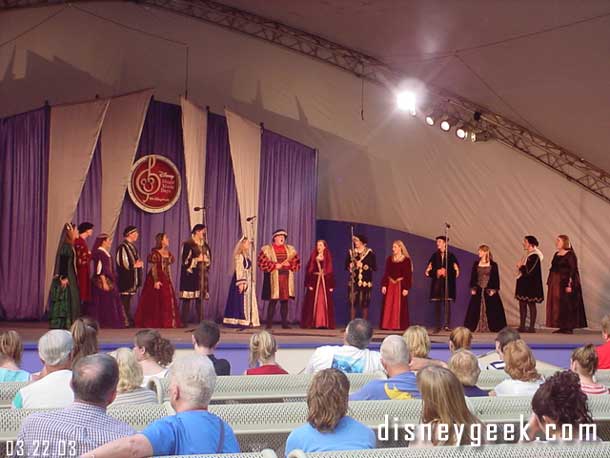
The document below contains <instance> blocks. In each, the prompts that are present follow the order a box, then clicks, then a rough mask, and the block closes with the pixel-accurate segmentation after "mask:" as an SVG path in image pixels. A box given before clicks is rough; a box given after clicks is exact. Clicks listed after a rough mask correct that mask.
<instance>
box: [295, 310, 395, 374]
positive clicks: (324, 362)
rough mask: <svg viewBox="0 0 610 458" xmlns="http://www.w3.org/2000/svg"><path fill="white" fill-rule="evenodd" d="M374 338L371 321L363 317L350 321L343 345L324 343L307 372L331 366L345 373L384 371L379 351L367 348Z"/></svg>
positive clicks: (316, 352)
mask: <svg viewBox="0 0 610 458" xmlns="http://www.w3.org/2000/svg"><path fill="white" fill-rule="evenodd" d="M372 338H373V327H372V326H371V323H369V322H368V321H366V320H363V319H362V318H356V319H355V320H352V321H350V322H349V323H348V325H347V328H346V329H345V336H344V338H343V346H338V345H324V346H322V347H319V348H317V349H316V351H314V353H313V355H311V358H310V359H309V363H308V364H307V367H306V368H305V372H306V373H308V374H313V373H315V372H318V371H321V370H323V369H329V368H334V369H339V370H340V371H342V372H345V373H371V372H382V371H383V367H382V366H381V362H380V359H379V352H377V351H372V350H369V349H368V348H367V347H368V346H369V343H370V342H371V339H372Z"/></svg>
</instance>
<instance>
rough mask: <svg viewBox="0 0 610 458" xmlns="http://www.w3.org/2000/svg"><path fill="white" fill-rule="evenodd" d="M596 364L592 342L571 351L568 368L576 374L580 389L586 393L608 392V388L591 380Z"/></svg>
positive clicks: (596, 358)
mask: <svg viewBox="0 0 610 458" xmlns="http://www.w3.org/2000/svg"><path fill="white" fill-rule="evenodd" d="M598 365H599V358H598V356H597V351H595V346H593V345H592V344H589V345H586V346H584V347H580V348H577V349H575V350H574V351H573V352H572V358H571V362H570V370H571V371H572V372H574V373H576V374H577V375H578V377H579V378H580V389H581V391H582V392H583V393H585V394H587V395H589V394H608V388H606V387H605V386H604V385H601V384H599V383H595V381H594V380H593V376H594V375H595V372H596V371H597V366H598Z"/></svg>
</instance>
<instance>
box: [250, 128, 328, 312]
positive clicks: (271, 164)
mask: <svg viewBox="0 0 610 458" xmlns="http://www.w3.org/2000/svg"><path fill="white" fill-rule="evenodd" d="M262 135H263V136H262V142H261V167H260V174H261V181H260V195H259V213H260V214H259V222H258V247H259V249H260V247H261V246H262V245H265V244H267V243H270V242H271V234H272V233H273V231H274V230H275V229H286V231H288V240H287V243H288V244H290V245H293V246H294V247H295V248H296V250H297V251H298V253H299V257H300V258H301V270H300V271H299V272H298V273H297V275H296V278H295V280H296V284H295V290H296V291H295V292H296V300H295V301H293V302H294V303H293V304H291V305H290V311H289V314H288V318H289V320H290V321H298V320H300V317H301V305H302V304H301V303H302V300H303V298H304V297H305V295H304V286H303V284H304V279H305V274H304V267H305V263H306V262H307V259H308V257H309V254H310V253H311V251H312V250H313V248H314V243H315V232H316V189H317V170H316V167H317V164H316V155H317V154H316V150H314V149H312V148H309V147H307V146H305V145H302V144H301V143H298V142H296V141H294V140H291V139H289V138H286V137H283V136H281V135H279V134H276V133H274V132H271V131H269V130H263V134H262ZM262 277H263V276H262V274H261V272H260V271H259V272H258V276H257V278H258V280H257V285H258V292H259V297H260V292H261V291H262V285H263V278H262ZM263 307H266V304H263V303H262V301H261V302H260V303H259V308H260V309H261V311H263V310H264V308H263ZM278 308H279V307H278ZM276 313H277V314H278V315H277V316H276V319H277V318H278V316H279V311H278V312H276ZM264 316H265V315H261V317H264Z"/></svg>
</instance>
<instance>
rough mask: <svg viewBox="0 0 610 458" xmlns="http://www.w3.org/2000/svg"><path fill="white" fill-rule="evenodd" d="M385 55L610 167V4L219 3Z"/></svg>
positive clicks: (592, 0) (557, 0)
mask: <svg viewBox="0 0 610 458" xmlns="http://www.w3.org/2000/svg"><path fill="white" fill-rule="evenodd" d="M222 3H223V4H226V5H229V6H233V7H236V8H239V9H242V10H245V11H249V12H252V13H255V14H258V15H261V16H264V17H267V18H270V19H273V20H276V21H278V22H282V23H284V24H286V25H289V26H292V27H295V28H298V29H301V30H304V31H306V32H309V33H312V34H315V35H319V36H322V37H324V38H327V39H329V40H331V41H334V42H336V43H339V44H341V45H344V46H346V47H350V48H353V49H356V50H359V51H361V52H364V53H366V54H369V55H371V56H372V57H375V58H378V59H380V60H382V61H383V62H385V63H387V64H389V65H390V66H392V67H394V68H396V69H397V70H399V71H400V72H401V73H403V74H404V75H405V76H407V77H415V78H418V79H420V80H422V81H424V82H426V83H428V84H433V85H435V86H437V87H441V88H444V89H447V90H449V91H450V92H453V93H455V94H459V95H461V96H462V97H464V98H467V99H469V100H472V101H473V102H475V103H478V104H480V105H482V106H485V107H488V108H489V109H491V110H492V111H495V112H498V113H500V114H502V115H504V116H506V117H508V118H510V119H513V120H514V121H516V122H517V123H519V124H522V125H524V126H526V127H528V128H529V129H530V130H532V131H535V132H538V133H540V134H541V135H543V136H545V137H547V138H549V139H550V140H552V141H554V142H555V143H557V144H559V145H561V146H563V147H565V148H567V149H568V150H571V151H572V152H574V153H575V154H577V155H579V156H581V157H584V158H586V159H587V160H589V161H590V162H592V163H593V164H596V165H598V166H599V167H601V168H603V169H605V170H607V171H609V170H610V154H608V153H609V152H610V1H608V0H589V1H587V2H573V1H570V0H539V1H537V2H531V1H529V0H516V1H511V2H504V1H500V0H494V1H482V0H468V1H461V2H446V1H442V0H434V1H404V0H378V1H370V0H308V1H307V2H301V1H289V2H288V1H285V0H222Z"/></svg>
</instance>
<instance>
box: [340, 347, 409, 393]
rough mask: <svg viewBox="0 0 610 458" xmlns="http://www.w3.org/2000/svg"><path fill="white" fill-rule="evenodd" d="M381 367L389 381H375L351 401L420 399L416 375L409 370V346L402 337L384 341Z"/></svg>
mask: <svg viewBox="0 0 610 458" xmlns="http://www.w3.org/2000/svg"><path fill="white" fill-rule="evenodd" d="M380 354H381V365H382V366H383V368H384V369H385V372H386V374H388V379H387V380H373V381H371V382H369V383H367V384H366V385H365V386H364V387H362V388H361V389H360V390H359V391H357V392H355V393H354V394H352V395H351V396H350V400H351V401H365V400H387V399H400V400H405V399H414V398H419V397H420V395H419V390H418V389H417V381H416V379H415V374H414V373H413V372H411V370H410V369H409V363H410V361H411V358H410V356H409V349H408V348H407V344H406V343H405V341H404V340H403V339H402V337H400V336H396V335H391V336H387V337H386V338H385V339H383V342H382V344H381V348H380Z"/></svg>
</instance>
